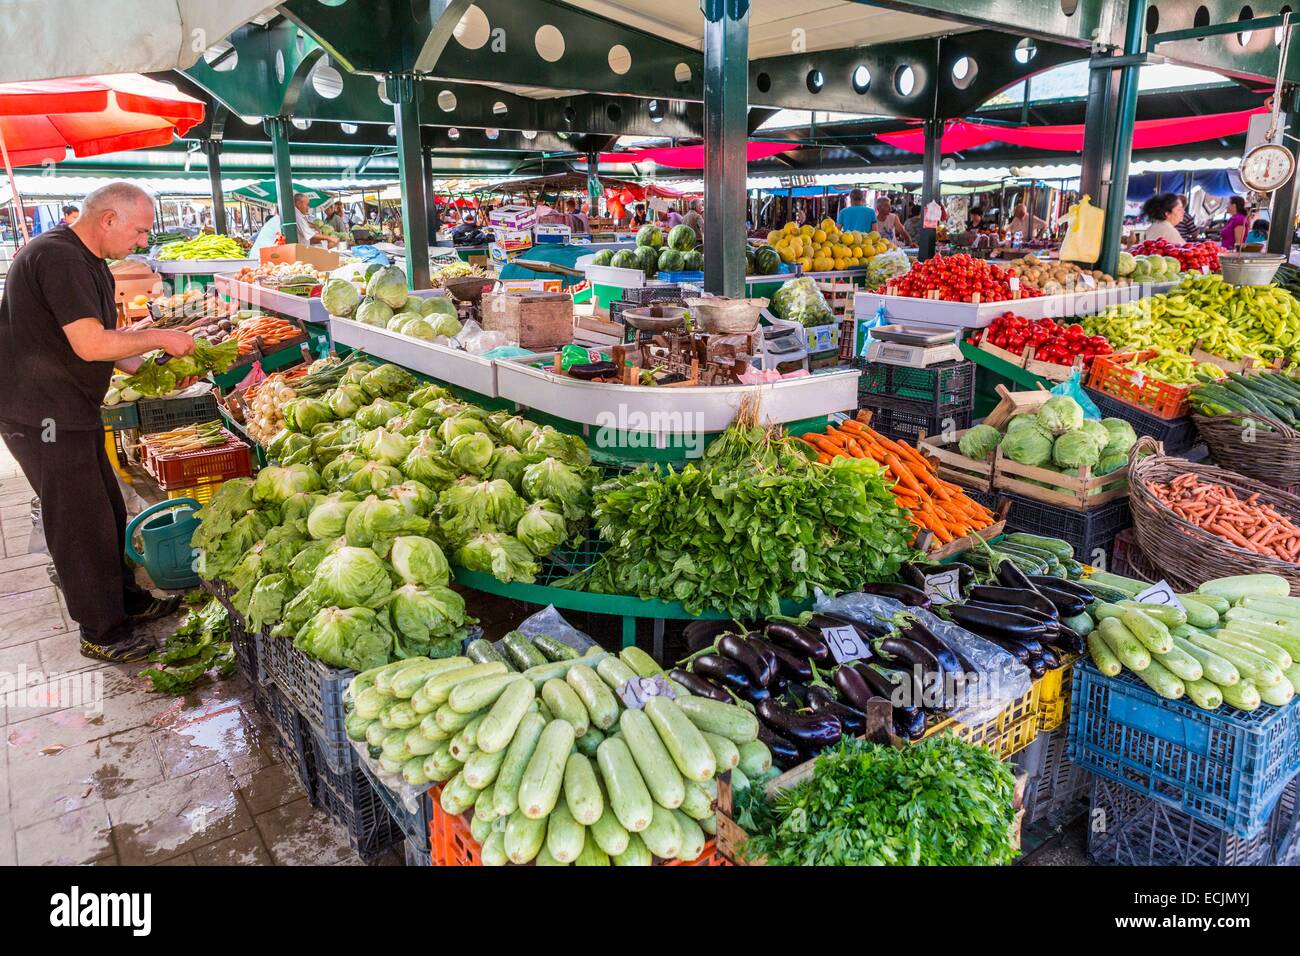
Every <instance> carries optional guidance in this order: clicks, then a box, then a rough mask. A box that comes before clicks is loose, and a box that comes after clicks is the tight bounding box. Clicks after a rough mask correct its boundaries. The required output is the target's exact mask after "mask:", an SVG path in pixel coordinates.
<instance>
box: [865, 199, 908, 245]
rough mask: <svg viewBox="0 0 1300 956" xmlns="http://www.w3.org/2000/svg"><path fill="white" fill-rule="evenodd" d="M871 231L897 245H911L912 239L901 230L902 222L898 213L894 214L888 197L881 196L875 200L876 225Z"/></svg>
mask: <svg viewBox="0 0 1300 956" xmlns="http://www.w3.org/2000/svg"><path fill="white" fill-rule="evenodd" d="M873 229H874V230H875V231H876V232H878V233H879V234H880V235H882V236H884V237H885V238H886V239H888V240H889V241H890V242H893V243H896V244H897V245H900V246H910V245H911V244H912V237H911V236H909V235H908V234H907V230H906V229H904V228H903V220H901V219H899V218H898V213H896V212H894V204H893V203H891V202H890V201H889V197H888V196H881V197H880V198H879V199H877V200H876V224H875V226H874V227H873Z"/></svg>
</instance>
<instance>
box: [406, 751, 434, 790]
mask: <svg viewBox="0 0 1300 956" xmlns="http://www.w3.org/2000/svg"><path fill="white" fill-rule="evenodd" d="M402 780H403V781H404V782H405V783H406V785H407V786H408V787H427V786H428V785H429V783H430V780H429V775H428V774H426V773H425V772H424V757H412V758H411V759H410V760H408V761H406V763H404V764H402Z"/></svg>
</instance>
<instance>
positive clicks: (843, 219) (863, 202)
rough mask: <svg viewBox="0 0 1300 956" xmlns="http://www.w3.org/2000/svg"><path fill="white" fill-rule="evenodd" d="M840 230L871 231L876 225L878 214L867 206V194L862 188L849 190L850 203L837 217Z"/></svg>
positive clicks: (836, 220) (836, 222) (836, 221)
mask: <svg viewBox="0 0 1300 956" xmlns="http://www.w3.org/2000/svg"><path fill="white" fill-rule="evenodd" d="M835 224H836V225H837V226H839V227H840V232H871V230H872V229H874V228H875V225H876V214H875V212H874V211H873V210H871V209H869V208H867V194H866V193H864V192H863V191H862V190H861V189H853V190H850V191H849V204H848V205H847V206H845V207H844V208H843V209H841V210H840V214H839V215H838V216H836V217H835Z"/></svg>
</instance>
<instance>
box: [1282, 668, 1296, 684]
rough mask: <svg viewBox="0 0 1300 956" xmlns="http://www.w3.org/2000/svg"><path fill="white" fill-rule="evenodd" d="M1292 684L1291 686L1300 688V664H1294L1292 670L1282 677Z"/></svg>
mask: <svg viewBox="0 0 1300 956" xmlns="http://www.w3.org/2000/svg"><path fill="white" fill-rule="evenodd" d="M1282 676H1283V677H1285V678H1286V679H1287V680H1289V681H1290V682H1291V686H1292V687H1295V688H1300V664H1292V665H1291V669H1290V670H1288V671H1287V672H1286V673H1285V674H1283V675H1282Z"/></svg>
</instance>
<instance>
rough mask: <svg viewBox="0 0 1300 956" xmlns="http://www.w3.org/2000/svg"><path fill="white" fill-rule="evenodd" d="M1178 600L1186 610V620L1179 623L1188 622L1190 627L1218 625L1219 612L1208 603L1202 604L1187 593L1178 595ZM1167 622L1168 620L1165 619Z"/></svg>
mask: <svg viewBox="0 0 1300 956" xmlns="http://www.w3.org/2000/svg"><path fill="white" fill-rule="evenodd" d="M1178 601H1179V603H1180V604H1182V606H1183V609H1184V611H1185V612H1186V615H1185V616H1186V620H1184V621H1182V622H1181V623H1184V624H1190V625H1192V627H1200V628H1206V627H1218V625H1219V612H1218V611H1216V610H1215V609H1214V608H1212V607H1210V606H1209V605H1208V604H1203V603H1201V602H1200V601H1199V600H1197V599H1196V598H1194V597H1193V596H1191V595H1189V594H1180V595H1178ZM1165 623H1166V624H1168V623H1169V622H1168V621H1165Z"/></svg>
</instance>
